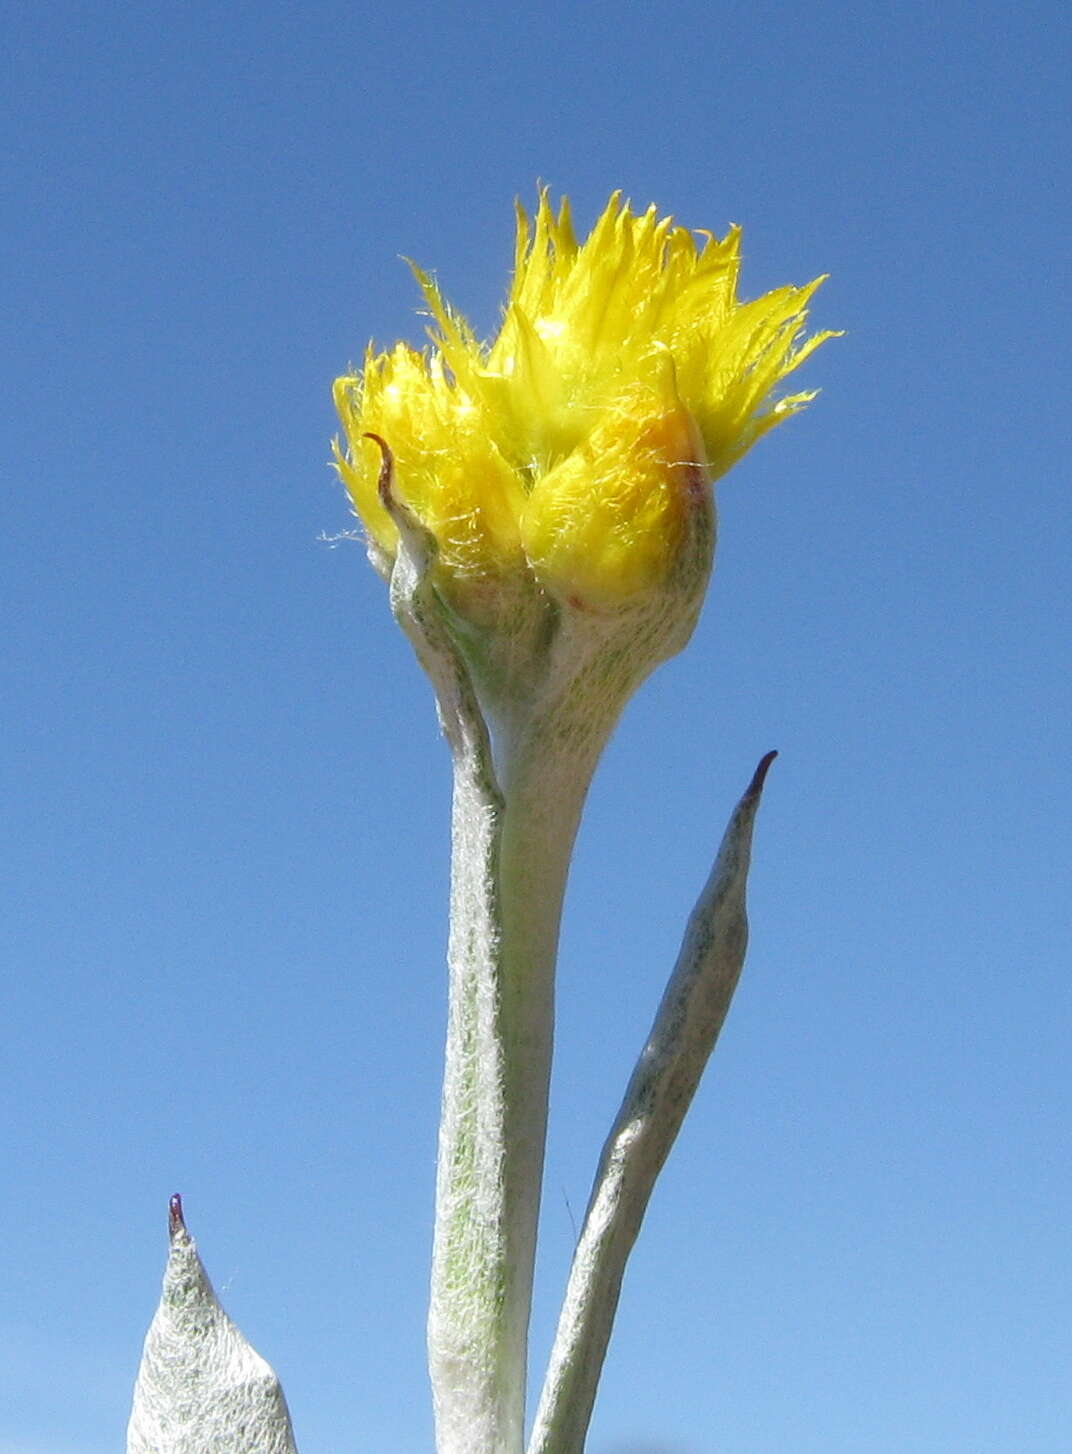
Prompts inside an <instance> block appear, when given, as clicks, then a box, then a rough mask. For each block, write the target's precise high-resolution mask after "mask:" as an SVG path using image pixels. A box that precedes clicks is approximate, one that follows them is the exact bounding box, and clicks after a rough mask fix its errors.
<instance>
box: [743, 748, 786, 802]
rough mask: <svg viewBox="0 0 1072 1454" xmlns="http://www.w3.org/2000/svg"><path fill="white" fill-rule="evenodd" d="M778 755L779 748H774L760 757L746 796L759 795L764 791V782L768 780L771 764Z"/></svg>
mask: <svg viewBox="0 0 1072 1454" xmlns="http://www.w3.org/2000/svg"><path fill="white" fill-rule="evenodd" d="M777 756H778V750H777V748H772V749H771V751H770V752H765V753H764V754H763V756H762V757H761V758H760V759H759V766H758V767H757V768H756V770H755V772H754V773H753V774H752V781H751V782H750V783H749V784H748V787H747V788H746V789H745V797H746V798H754V797H758V796H759V794H760V793H761V792H762V791H763V784H764V783H765V782H766V780H767V773H768V772H769V771H770V765H771V763H772V762H773V761H774V759H775V758H776V757H777Z"/></svg>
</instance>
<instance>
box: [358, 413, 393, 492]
mask: <svg viewBox="0 0 1072 1454" xmlns="http://www.w3.org/2000/svg"><path fill="white" fill-rule="evenodd" d="M361 437H362V439H371V440H372V442H373V444H378V445H379V447H380V453H381V454H382V455H383V463H382V464H381V465H380V478H379V479H378V480H377V481H376V488H377V490H378V491H379V493H380V499H381V501H382V502H383V508H384V509H385V510H390V508H391V504H392V495H391V479H392V476H393V475H394V468H395V457H394V455H393V454H392V453H391V446H390V445H389V444H388V443H387V441H386V439H383V438H382V437H381V436H380V435H379V434H373V433H372V431H371V430H366V431H365V433H364V434H363V435H362V436H361Z"/></svg>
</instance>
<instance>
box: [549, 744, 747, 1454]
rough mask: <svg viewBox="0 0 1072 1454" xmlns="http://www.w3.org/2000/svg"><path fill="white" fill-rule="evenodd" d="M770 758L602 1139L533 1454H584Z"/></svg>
mask: <svg viewBox="0 0 1072 1454" xmlns="http://www.w3.org/2000/svg"><path fill="white" fill-rule="evenodd" d="M774 756H775V754H774V753H773V752H771V753H768V754H767V755H766V756H765V757H764V758H763V760H762V761H761V762H760V764H759V766H758V768H757V769H756V772H755V775H754V776H753V778H752V781H751V783H750V784H749V787H748V789H747V791H746V792H745V794H744V796H743V797H742V799H741V801H740V802H739V803H738V805H737V808H736V810H735V811H734V813H733V816H732V818H731V819H730V823H729V826H728V827H727V829H726V833H725V836H724V837H723V840H722V845H721V847H720V849H719V852H718V857H717V858H716V860H715V864H714V867H713V868H712V870H711V874H710V876H709V878H708V880H707V883H706V884H705V886H704V889H703V891H702V893H701V894H700V897H699V899H698V900H697V903H696V907H695V908H694V909H693V912H692V915H691V917H690V919H689V923H688V926H687V928H686V931H685V937H684V940H683V942H682V946H681V951H680V953H679V955H678V959H677V964H676V965H675V967H674V970H673V973H672V974H671V976H670V980H669V982H668V984H667V987H666V991H665V993H664V995H663V999H662V1003H661V1004H660V1006H659V1010H658V1013H657V1014H656V1017H655V1022H654V1024H653V1026H652V1029H651V1032H650V1034H649V1036H648V1040H647V1043H646V1044H645V1046H644V1049H643V1051H642V1052H641V1054H640V1057H639V1059H638V1060H637V1064H636V1068H635V1069H634V1071H633V1075H632V1078H631V1079H630V1082H629V1085H628V1087H627V1089H626V1092H625V1097H624V1099H623V1101H622V1105H621V1108H620V1110H619V1111H618V1115H617V1117H616V1119H615V1121H614V1125H613V1126H612V1128H611V1131H610V1135H609V1136H608V1137H607V1140H606V1143H605V1144H604V1147H603V1152H602V1155H601V1157H600V1163H599V1168H598V1170H597V1172H596V1177H595V1182H594V1185H593V1188H592V1195H591V1198H590V1200H589V1203H588V1209H587V1212H586V1213H585V1220H584V1226H583V1228H582V1230H581V1236H580V1240H579V1241H578V1244H577V1249H576V1252H575V1253H574V1258H573V1265H572V1268H571V1270H570V1277H569V1283H568V1286H567V1290H566V1296H565V1300H564V1302H563V1306H562V1312H561V1315H560V1318H559V1324H558V1331H557V1333H556V1336H555V1342H554V1346H553V1348H552V1351H551V1359H550V1364H549V1367H548V1371H547V1377H546V1380H545V1382H544V1387H543V1393H542V1396H541V1398H540V1406H539V1408H538V1410H537V1413H536V1420H535V1424H534V1427H533V1432H532V1437H531V1439H530V1441H529V1447H528V1454H581V1451H582V1450H583V1448H584V1441H585V1436H586V1434H587V1430H588V1423H589V1420H590V1418H591V1415H592V1407H593V1404H594V1402H595V1396H596V1387H597V1384H598V1382H599V1375H600V1372H601V1370H602V1367H603V1360H604V1357H605V1355H606V1351H607V1345H608V1342H609V1340H610V1333H611V1326H612V1324H613V1321H614V1314H615V1311H616V1309H617V1306H618V1296H619V1293H620V1291H621V1284H622V1276H623V1274H624V1271H625V1264H626V1261H627V1259H628V1257H629V1253H630V1252H631V1250H632V1247H633V1244H634V1242H635V1241H636V1237H637V1233H638V1232H639V1230H640V1224H641V1222H642V1220H643V1217H644V1213H645V1211H646V1209H647V1205H648V1200H649V1198H650V1196H651V1192H652V1188H653V1187H654V1185H655V1180H656V1178H657V1176H658V1174H659V1172H660V1170H661V1169H662V1166H663V1163H664V1162H665V1160H666V1157H667V1155H668V1154H669V1151H670V1148H671V1146H672V1145H673V1143H674V1140H675V1138H676V1136H677V1133H678V1130H679V1128H680V1126H681V1122H682V1120H683V1119H684V1116H685V1113H686V1111H687V1110H688V1108H689V1104H690V1103H691V1101H692V1097H693V1094H694V1092H695V1090H696V1087H697V1085H698V1084H699V1080H700V1076H701V1075H702V1073H703V1069H704V1066H705V1065H706V1063H707V1060H708V1057H709V1056H710V1054H711V1051H712V1049H713V1048H714V1044H715V1041H716V1039H717V1038H718V1033H719V1030H720V1029H721V1028H722V1023H723V1021H724V1020H725V1017H726V1013H727V1011H728V1009H729V1005H730V1000H731V998H732V996H733V991H734V989H735V988H736V985H737V980H738V978H739V976H740V972H741V967H742V965H743V963H744V956H745V949H746V947H747V943H748V920H747V916H746V911H745V888H746V883H747V878H748V867H749V861H750V855H751V847H752V829H753V825H754V822H755V815H756V810H757V808H758V807H759V800H760V795H761V793H762V789H763V781H764V778H765V777H766V774H767V770H768V768H769V767H770V764H771V762H772V761H773V759H774Z"/></svg>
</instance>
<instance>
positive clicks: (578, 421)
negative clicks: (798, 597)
mask: <svg viewBox="0 0 1072 1454" xmlns="http://www.w3.org/2000/svg"><path fill="white" fill-rule="evenodd" d="M739 271H740V230H739V229H738V228H736V227H734V228H731V229H730V231H729V232H728V233H727V235H726V236H725V237H724V238H722V239H718V238H715V237H713V236H711V235H710V234H709V233H697V234H693V233H691V232H689V231H688V230H687V229H685V228H683V227H678V226H676V225H675V224H674V222H673V220H672V219H671V218H669V217H660V216H659V214H658V211H657V210H656V208H654V207H649V208H648V210H647V211H646V212H644V213H642V214H640V215H637V214H634V213H633V211H632V210H631V209H630V207H629V205H628V203H626V202H624V201H623V200H622V197H621V195H620V194H619V193H615V194H614V195H613V196H612V197H611V199H610V201H609V202H608V204H607V206H606V208H605V209H604V211H603V213H602V215H601V216H600V217H599V219H598V221H597V222H596V224H595V226H594V228H593V229H592V231H591V233H590V234H589V236H588V237H587V238H586V239H585V241H584V242H583V243H580V244H579V243H578V241H577V239H576V236H575V235H574V231H573V225H572V221H571V219H570V214H569V208H568V206H567V204H566V203H565V202H563V203H562V205H561V207H560V209H559V211H558V212H557V213H556V212H555V211H553V209H552V207H551V203H550V199H549V196H548V193H547V192H546V190H545V191H542V192H541V194H540V198H539V203H538V206H537V208H536V213H535V216H534V217H533V218H532V219H531V221H530V219H529V218H528V216H527V215H526V213H525V211H524V210H523V209H522V208H521V207H520V206H519V207H518V209H517V239H516V247H515V256H514V277H513V282H512V285H511V288H510V293H509V296H508V299H507V303H506V307H505V309H504V312H503V319H502V324H501V327H500V329H499V332H498V336H497V337H496V338H495V340H494V341H493V342H492V343H491V344H489V345H483V344H481V343H480V342H479V341H478V340H477V339H476V337H475V336H474V334H473V332H472V330H471V329H470V327H469V325H468V324H467V323H466V321H465V320H464V318H462V317H460V316H459V315H458V314H456V313H454V312H453V311H452V309H451V308H450V307H449V306H448V305H447V303H446V302H445V301H444V300H443V298H442V296H441V294H440V292H439V289H438V287H437V285H436V284H435V282H434V281H433V280H432V279H431V278H430V277H429V276H428V275H427V274H425V273H423V272H421V270H420V269H419V268H414V273H415V276H416V278H417V281H418V283H419V284H420V287H421V290H422V292H423V294H424V298H425V302H426V305H427V307H428V310H429V313H430V314H431V317H432V324H433V326H432V328H431V329H430V334H431V338H432V351H431V353H430V354H427V355H425V354H420V353H417V352H415V351H414V350H413V349H410V348H407V347H406V346H405V345H402V344H400V345H398V346H397V347H396V348H395V349H394V350H393V351H392V352H391V353H390V354H381V355H372V354H370V355H369V356H368V357H367V358H366V360H365V368H364V373H363V375H362V376H361V377H357V376H354V377H348V378H345V379H340V380H339V382H338V384H337V385H336V403H337V406H338V409H339V413H340V417H341V418H342V421H343V429H344V434H345V437H346V443H347V449H346V450H345V451H343V450H342V449H341V448H339V449H337V453H336V462H337V464H338V468H339V472H340V474H341V475H342V477H343V479H344V480H345V482H346V484H347V488H348V489H349V491H350V494H351V497H352V498H353V501H354V507H355V509H356V510H357V512H358V514H359V515H360V516H361V518H362V519H363V520H364V522H365V525H366V527H367V529H368V530H369V533H370V535H371V536H372V537H373V539H374V540H375V541H376V542H377V543H378V544H379V545H380V547H381V548H382V549H384V550H387V551H388V553H390V551H391V550H393V548H394V539H395V536H394V527H393V525H392V524H391V522H390V520H389V519H388V517H387V515H386V512H385V511H384V510H383V508H382V506H381V505H380V502H379V498H378V495H377V492H376V481H377V477H378V473H379V456H378V453H377V451H376V450H375V448H374V447H373V446H372V445H370V444H368V443H367V442H365V443H362V442H361V436H362V434H363V433H365V432H366V431H368V430H372V431H373V432H375V433H377V434H380V435H382V436H383V438H384V439H386V440H387V442H388V443H389V444H390V446H391V449H392V451H393V453H394V456H395V462H396V465H395V467H396V486H397V488H398V490H399V493H400V496H401V497H402V498H403V499H404V500H405V501H406V502H407V503H408V504H409V505H410V506H411V507H412V508H413V509H414V510H415V511H416V512H417V514H418V515H419V517H420V518H421V520H422V521H423V522H424V524H425V526H426V527H427V528H428V529H430V530H432V531H433V533H434V534H435V535H436V536H437V538H438V539H439V543H440V560H441V564H442V566H443V568H444V569H448V568H449V569H452V570H456V571H459V572H462V573H467V574H469V575H473V574H480V573H484V574H485V575H501V574H502V572H503V571H504V570H511V569H516V570H521V571H525V570H527V568H528V567H527V566H526V564H525V561H524V557H523V555H522V553H521V535H522V534H523V536H524V546H525V550H526V551H527V552H529V563H530V564H531V565H532V567H533V568H534V569H536V571H537V573H538V574H540V575H541V577H542V578H546V579H547V580H548V581H551V580H553V581H554V583H555V589H556V591H560V592H563V591H564V592H566V593H567V594H568V591H567V578H568V576H569V573H570V571H574V572H575V573H576V580H577V582H578V592H579V594H580V595H581V596H584V597H585V598H588V599H591V600H599V601H600V602H601V603H602V604H604V605H605V604H607V603H609V602H610V601H612V600H613V599H614V597H615V592H618V594H619V595H620V597H621V599H626V598H630V597H632V596H633V595H634V594H635V593H636V592H637V591H640V590H643V589H648V588H650V587H652V586H655V585H656V584H657V582H658V580H659V573H660V571H665V570H667V569H668V568H669V563H670V562H671V560H672V557H673V553H674V548H675V547H674V541H675V538H676V537H675V532H676V530H677V525H676V524H675V522H676V521H678V520H679V516H678V514H677V513H676V511H677V510H678V508H679V504H680V489H679V486H680V466H681V462H682V461H685V462H686V464H687V465H688V467H689V468H690V469H692V468H693V467H694V464H695V461H696V460H697V459H699V458H700V457H701V456H702V457H703V459H704V460H705V464H704V468H705V470H706V472H707V478H717V477H718V476H719V475H720V474H722V473H724V472H725V471H726V470H727V469H729V467H730V466H731V465H732V464H733V463H734V462H735V461H736V460H738V459H740V458H741V456H742V455H743V454H744V453H745V452H746V451H747V450H748V449H749V448H750V447H751V445H752V444H753V443H754V442H755V441H756V440H757V439H758V438H759V437H760V436H761V435H762V434H765V433H766V432H767V430H769V429H772V428H773V427H774V426H775V425H776V424H778V423H779V422H780V421H781V420H782V419H786V418H788V417H789V416H790V415H791V414H793V413H795V412H797V411H798V410H799V409H801V408H803V407H804V405H805V404H807V403H808V402H809V400H810V399H811V398H812V397H813V396H812V394H811V393H795V394H792V395H790V396H788V397H785V398H782V399H780V400H779V398H778V396H777V389H778V386H779V384H780V383H781V381H782V380H783V379H785V378H786V377H787V376H788V375H789V374H790V373H792V372H793V370H794V369H796V368H799V366H800V365H801V364H802V363H803V362H804V360H805V359H806V358H808V357H809V355H810V354H811V353H812V352H814V350H815V349H816V348H818V347H819V345H820V344H821V343H823V342H824V341H825V340H826V339H827V338H830V337H833V336H835V335H833V334H831V333H819V334H816V335H814V336H813V337H811V338H807V337H805V324H806V320H807V308H808V303H809V301H810V299H811V296H812V294H813V293H814V291H815V289H816V288H817V287H818V286H819V283H820V282H821V281H822V280H821V279H817V280H816V281H815V282H813V283H811V284H809V285H808V286H807V287H803V288H794V287H785V288H778V289H775V290H774V291H773V292H771V293H768V294H766V295H765V296H764V297H761V298H758V299H756V300H755V301H753V302H748V303H741V302H739V301H738V298H737V282H738V275H739ZM668 371H669V372H668ZM669 376H672V378H673V380H674V393H673V400H672V401H670V402H668V395H667V393H666V386H665V378H666V377H669ZM660 380H662V382H660ZM697 430H698V432H699V436H700V438H701V439H702V446H701V444H700V443H699V442H698V441H697V439H696V431H697ZM686 439H687V440H689V441H691V442H688V443H683V441H685V440H686ZM631 449H632V450H633V451H634V454H633V455H632V456H631V455H630V450H631ZM660 470H662V471H664V474H665V478H664V477H662V476H660V473H659V472H660ZM630 471H632V473H631V474H630ZM660 480H661V481H662V482H661V483H660ZM526 501H527V503H526ZM631 512H632V513H631ZM633 516H635V520H634V519H633ZM522 517H524V527H523V529H522V527H521V525H520V524H519V522H520V521H521V520H522ZM660 530H661V531H662V532H663V540H662V543H661V544H660V543H659V540H658V535H659V531H660Z"/></svg>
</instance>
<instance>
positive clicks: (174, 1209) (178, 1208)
mask: <svg viewBox="0 0 1072 1454" xmlns="http://www.w3.org/2000/svg"><path fill="white" fill-rule="evenodd" d="M168 1231H169V1232H170V1233H171V1235H172V1237H174V1236H175V1235H176V1234H177V1233H179V1232H185V1231H186V1221H185V1218H184V1217H183V1215H182V1197H181V1196H180V1195H179V1193H178V1192H176V1193H175V1195H174V1196H173V1197H171V1198H170V1199H169V1201H168Z"/></svg>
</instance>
